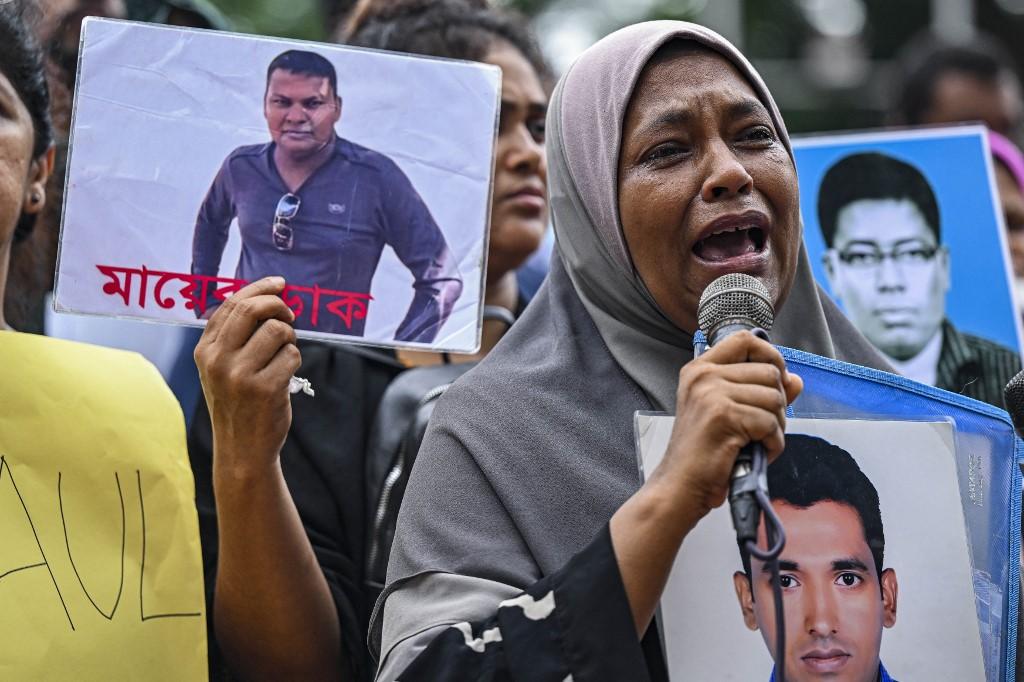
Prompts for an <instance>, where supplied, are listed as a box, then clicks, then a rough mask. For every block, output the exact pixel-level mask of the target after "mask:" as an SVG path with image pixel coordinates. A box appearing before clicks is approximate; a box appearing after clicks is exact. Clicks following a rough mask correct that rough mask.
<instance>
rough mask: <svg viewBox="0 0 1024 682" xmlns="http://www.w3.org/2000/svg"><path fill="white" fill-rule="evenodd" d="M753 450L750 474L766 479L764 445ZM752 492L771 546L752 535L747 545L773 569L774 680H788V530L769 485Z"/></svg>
mask: <svg viewBox="0 0 1024 682" xmlns="http://www.w3.org/2000/svg"><path fill="white" fill-rule="evenodd" d="M752 454H753V468H752V470H751V471H750V473H749V474H747V475H748V476H751V477H753V478H754V479H755V480H757V481H766V480H767V478H768V458H767V457H765V454H764V448H763V447H761V446H760V444H755V445H754V447H753V453H752ZM753 492H754V498H755V499H756V500H757V506H758V507H760V509H761V514H763V515H764V531H765V537H766V540H767V543H766V544H767V545H768V550H767V551H762V550H761V548H760V547H758V546H757V542H756V541H755V540H749V539H748V540H747V541H746V543H745V545H746V546H745V547H744V549H745V550H746V551H747V553H748V554H749V555H750V556H751V557H753V558H756V559H760V560H761V561H763V562H765V565H766V566H767V567H768V571H769V572H770V573H771V583H772V598H773V600H774V602H775V682H786V615H785V611H784V610H783V604H782V578H781V577H780V576H779V555H781V554H782V549H783V548H784V547H785V546H786V531H785V530H784V529H783V528H782V521H781V520H780V519H779V517H778V515H777V514H776V513H775V509H774V508H772V501H771V499H770V498H769V497H768V492H767V490H766V487H765V486H763V485H758V486H757V487H756V488H755V489H754V491H753ZM761 514H758V516H761ZM751 573H753V570H751ZM750 581H751V585H750V591H751V595H753V591H754V586H753V575H751V576H750Z"/></svg>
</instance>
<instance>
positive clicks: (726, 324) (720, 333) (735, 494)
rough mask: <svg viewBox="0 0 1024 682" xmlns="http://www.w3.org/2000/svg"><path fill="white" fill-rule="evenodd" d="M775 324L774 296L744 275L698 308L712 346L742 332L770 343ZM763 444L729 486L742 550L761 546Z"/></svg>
mask: <svg viewBox="0 0 1024 682" xmlns="http://www.w3.org/2000/svg"><path fill="white" fill-rule="evenodd" d="M774 321H775V309H774V307H773V306H772V299H771V295H770V294H769V293H768V289H766V288H765V286H764V285H763V284H761V282H760V281H759V280H757V279H756V278H754V277H751V276H750V275H745V274H743V273H739V272H736V273H730V274H728V275H722V276H721V277H719V278H718V279H716V280H715V281H713V282H712V283H711V284H709V285H708V286H707V288H706V289H705V290H704V293H703V294H701V296H700V303H698V304H697V324H698V325H699V326H700V330H701V331H702V332H704V336H705V337H706V338H707V341H708V345H710V346H714V345H715V344H716V343H718V342H719V341H721V340H722V339H724V338H725V337H727V336H729V335H730V334H735V333H736V332H739V331H750V332H753V333H754V334H756V335H757V336H759V337H761V338H762V339H764V340H765V341H767V340H768V330H770V329H771V328H772V323H773V322H774ZM761 450H762V446H761V444H760V443H750V444H748V445H746V446H745V447H743V448H742V449H741V450H740V453H739V455H738V456H737V457H736V463H735V464H734V465H733V469H732V478H731V479H730V484H729V507H730V510H731V511H732V525H733V527H734V528H735V529H736V541H737V542H738V543H739V545H740V547H744V546H746V543H747V541H748V540H749V541H750V542H752V543H756V542H757V526H758V523H759V522H760V518H761V514H760V511H761V507H760V504H759V503H758V500H757V491H758V489H759V488H762V487H763V488H764V489H765V493H767V489H766V488H767V484H766V482H765V481H764V480H761V479H762V477H761V476H760V475H758V474H759V472H757V471H756V470H755V466H754V465H755V459H756V458H760V459H763V453H762V452H761Z"/></svg>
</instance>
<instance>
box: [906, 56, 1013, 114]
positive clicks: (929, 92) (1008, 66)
mask: <svg viewBox="0 0 1024 682" xmlns="http://www.w3.org/2000/svg"><path fill="white" fill-rule="evenodd" d="M899 61H900V69H901V70H902V78H898V79H897V81H896V87H897V89H896V90H895V93H894V94H895V97H894V104H895V106H894V111H893V115H894V116H893V118H894V120H895V122H897V123H901V124H904V125H919V124H920V123H921V122H922V119H923V118H924V113H925V112H926V111H927V110H928V109H929V108H930V107H931V106H932V104H933V102H934V96H935V86H936V84H937V83H938V82H939V79H940V78H942V77H943V76H945V75H947V74H949V73H962V74H966V75H968V76H971V77H973V78H976V79H977V80H979V81H982V82H984V83H988V84H992V85H995V84H996V83H997V82H998V79H999V77H1000V76H1001V75H1003V74H1012V73H1013V66H1012V61H1011V60H1010V58H1009V56H1008V55H1007V54H1006V52H1005V51H1004V50H1003V48H1002V47H1001V46H1000V45H999V43H998V41H996V39H995V38H993V37H991V36H983V37H979V38H976V39H975V40H974V41H972V42H970V43H966V44H957V45H951V44H947V43H942V42H939V41H937V40H935V39H934V38H930V37H925V38H923V39H919V40H918V41H916V42H914V43H912V44H911V46H910V47H909V48H908V49H907V51H906V52H905V53H904V54H903V55H902V57H901V58H900V60H899Z"/></svg>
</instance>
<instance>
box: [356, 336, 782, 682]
mask: <svg viewBox="0 0 1024 682" xmlns="http://www.w3.org/2000/svg"><path fill="white" fill-rule="evenodd" d="M800 389H801V382H800V379H799V377H797V376H795V375H790V374H788V373H787V372H786V371H785V364H784V363H783V361H782V357H781V356H780V355H779V354H778V351H776V350H775V349H774V348H772V347H771V346H770V345H769V344H768V343H766V342H764V341H762V340H760V339H757V338H756V337H754V336H753V335H752V334H739V335H736V336H734V337H730V338H729V339H727V340H726V341H724V342H722V343H721V344H719V345H718V346H716V347H715V348H713V349H712V350H710V351H708V353H706V354H705V355H704V356H703V357H702V358H701V359H700V360H697V361H694V362H692V363H689V364H688V365H687V366H686V367H684V368H683V370H682V371H681V373H680V378H679V388H678V405H677V413H676V428H675V432H674V433H673V436H672V439H671V440H670V443H669V448H668V452H667V454H666V456H665V459H664V460H663V462H662V464H661V465H660V466H659V467H658V469H656V470H655V471H654V472H652V475H651V476H650V478H649V479H648V482H647V483H646V484H645V485H644V486H643V487H642V488H641V489H640V490H639V491H638V492H636V493H635V494H634V495H633V496H632V497H631V498H630V499H629V500H627V501H626V503H624V504H623V505H622V506H621V507H620V508H619V510H618V511H617V512H616V513H615V514H614V515H613V516H612V519H611V522H610V523H609V525H608V526H607V527H605V528H603V529H601V531H600V532H599V533H598V534H597V535H596V536H595V538H594V539H593V541H592V542H591V543H590V544H589V545H588V546H587V547H585V548H583V549H582V550H581V551H580V552H578V553H577V554H576V555H575V556H573V557H572V558H571V559H570V560H569V561H568V562H567V563H566V564H565V565H564V566H562V567H561V568H560V569H558V570H557V571H554V572H552V573H549V574H547V575H542V574H541V572H540V570H539V569H537V567H536V566H535V565H533V564H532V563H531V561H532V560H531V559H530V557H531V556H532V555H531V553H530V552H529V550H528V548H527V547H526V546H525V543H524V541H523V540H522V539H521V536H520V534H519V531H518V529H517V527H516V525H515V523H514V521H513V520H512V519H511V518H510V517H509V516H508V514H507V512H505V511H504V507H503V506H502V505H501V503H500V501H498V500H497V499H495V498H494V496H493V494H492V493H490V492H489V483H488V481H487V480H486V478H485V477H483V476H482V474H481V472H480V471H479V469H478V468H477V467H475V466H474V461H475V460H473V458H472V456H471V455H470V454H469V453H468V452H466V451H465V449H464V448H463V447H462V446H461V445H460V444H459V443H458V442H456V439H455V438H454V436H453V435H451V434H449V433H446V432H445V431H444V430H443V429H444V427H443V424H444V422H445V419H446V416H445V414H444V412H443V403H442V404H441V405H439V406H438V408H437V410H438V411H440V423H439V424H435V422H434V420H433V419H432V425H431V427H430V430H428V435H427V439H426V440H425V441H424V446H423V448H422V449H421V451H420V455H419V457H418V458H417V462H416V466H417V471H418V472H419V474H420V476H419V477H417V476H413V477H412V479H411V480H410V483H409V490H408V492H407V493H406V498H405V504H407V505H414V507H416V508H420V507H423V506H425V507H426V511H425V512H424V511H423V510H421V511H420V512H419V513H417V514H412V515H408V516H406V517H403V519H401V520H400V522H399V524H400V525H399V533H398V537H397V538H396V542H395V546H394V549H393V550H392V562H393V563H395V564H396V565H398V566H410V565H417V564H419V565H422V566H423V567H424V570H422V571H419V572H416V571H413V570H409V571H408V572H409V577H408V578H405V579H402V580H399V581H397V582H396V583H393V584H391V585H389V586H388V587H387V588H386V590H385V593H384V597H383V598H384V601H383V618H381V617H380V616H379V615H378V616H375V622H374V625H373V627H372V631H371V640H372V641H373V642H374V643H377V642H380V643H381V644H382V646H381V661H382V663H381V670H380V672H379V673H378V679H379V680H396V679H397V680H418V679H479V680H485V681H486V680H551V681H552V682H561V681H562V680H565V679H569V678H570V677H571V678H572V679H579V680H585V679H640V678H638V677H637V671H640V670H644V669H645V664H644V661H643V655H644V654H643V651H642V650H641V644H640V641H641V637H642V635H643V634H644V633H645V632H646V631H647V629H648V627H649V625H650V621H651V618H652V615H653V613H654V610H655V608H656V607H657V604H658V600H659V599H660V597H661V592H662V589H663V588H664V584H665V582H666V580H667V578H668V573H669V571H670V569H671V566H672V563H673V561H674V559H675V556H676V553H677V552H678V550H679V547H680V545H681V543H682V541H683V539H684V538H685V537H686V535H687V534H688V533H689V532H690V530H692V529H693V528H694V527H695V526H696V524H697V523H698V522H699V521H700V520H701V519H702V518H703V517H704V516H705V515H706V514H707V513H708V512H709V511H710V510H711V509H712V508H714V507H717V506H719V505H721V504H722V503H723V502H724V501H725V497H726V493H727V490H728V482H729V477H730V474H731V470H732V466H733V463H734V461H735V459H736V455H737V454H738V452H739V449H740V447H742V446H743V445H745V444H746V443H748V442H750V441H751V440H759V441H762V442H763V443H764V445H765V449H766V452H767V453H768V456H769V458H771V459H773V458H774V457H776V456H778V454H779V453H780V452H781V451H782V446H783V435H782V434H783V430H784V425H785V406H786V404H787V403H788V402H791V401H792V400H793V399H795V398H796V396H797V395H798V394H799V392H800ZM438 411H435V413H434V418H437V417H438V416H439V412H438ZM439 459H440V460H442V461H438V460H439ZM433 470H436V471H438V472H443V475H444V476H445V477H446V479H447V480H448V481H451V483H450V485H457V486H458V487H459V491H460V492H459V499H462V500H466V499H467V498H468V497H471V498H472V504H462V505H460V506H459V514H457V515H452V514H450V513H449V514H445V513H442V512H441V510H440V509H439V510H438V513H436V514H435V513H432V509H431V506H432V505H435V506H436V505H441V507H442V508H443V506H444V505H445V504H446V503H447V502H446V499H447V496H446V495H445V491H444V490H443V489H440V488H443V486H444V485H449V483H446V482H445V481H444V480H435V479H436V478H439V477H440V476H441V475H442V474H440V473H439V474H438V475H437V476H435V477H434V478H431V479H430V480H424V478H425V477H429V476H430V474H429V473H425V472H430V471H433ZM477 489H479V491H480V492H479V493H478V494H471V493H472V492H473V491H475V490H477ZM435 500H440V501H439V502H435ZM403 524H404V525H403ZM456 537H457V538H458V540H457V541H455V540H449V538H456ZM424 542H429V550H424V546H423V543H424ZM447 542H451V543H453V544H452V545H451V546H448V545H446V544H445V543H447ZM407 546H409V547H412V551H413V552H414V554H415V555H416V556H419V554H422V553H423V552H424V551H428V552H429V555H430V556H435V557H445V556H448V555H453V556H458V555H459V554H458V553H459V551H460V549H461V550H462V552H463V553H464V552H465V547H467V546H469V547H473V548H474V562H475V565H476V566H477V569H475V570H474V572H473V574H472V575H468V574H456V573H453V572H443V571H438V570H429V568H430V566H431V562H430V561H427V562H423V561H414V560H413V559H412V558H411V557H407V555H406V551H407V549H406V548H407ZM416 553H418V554H416ZM480 556H488V557H491V556H493V557H495V558H494V560H493V561H491V562H490V563H488V564H487V565H486V566H485V567H484V568H483V569H479V567H480V565H481V564H480V562H481V559H480V558H479V557H480ZM437 563H438V564H439V565H443V564H440V562H437ZM526 576H532V581H531V580H524V577H526ZM378 608H379V607H378Z"/></svg>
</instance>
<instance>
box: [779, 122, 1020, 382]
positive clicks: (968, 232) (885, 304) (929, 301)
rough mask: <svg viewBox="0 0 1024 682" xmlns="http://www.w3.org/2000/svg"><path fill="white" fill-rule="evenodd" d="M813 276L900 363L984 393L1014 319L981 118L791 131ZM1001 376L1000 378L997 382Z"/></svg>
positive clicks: (1009, 364) (1012, 357) (1014, 346)
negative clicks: (948, 123)
mask: <svg viewBox="0 0 1024 682" xmlns="http://www.w3.org/2000/svg"><path fill="white" fill-rule="evenodd" d="M793 152H794V154H795V156H796V165H797V172H798V175H799V179H800V205H801V210H802V213H803V220H804V241H805V243H806V245H807V251H808V254H809V255H810V259H811V265H812V267H813V270H814V275H815V278H816V279H817V280H818V282H820V283H821V285H822V286H823V287H824V288H825V289H826V291H828V293H829V294H830V295H831V296H832V298H833V299H834V300H835V301H836V302H837V303H838V304H839V306H840V307H841V308H842V310H843V312H844V313H845V314H846V316H847V317H848V318H849V319H850V320H851V321H852V322H853V323H854V325H855V326H856V327H857V328H858V329H859V330H860V331H861V333H863V334H864V336H865V337H867V339H868V340H869V341H870V342H871V343H872V344H874V345H875V347H876V348H878V349H879V350H880V351H881V352H882V353H883V354H884V355H885V356H886V358H887V359H888V360H889V363H890V364H891V365H892V366H893V367H894V368H895V369H896V370H897V371H898V372H899V373H900V374H903V375H905V376H908V377H910V378H911V379H914V380H916V381H920V382H922V383H927V384H930V385H933V386H939V387H940V388H945V389H947V390H953V391H955V392H960V389H961V388H962V386H963V385H965V384H969V383H972V382H973V381H975V380H976V377H977V376H978V375H979V373H980V375H981V376H983V377H984V378H985V379H986V380H987V382H989V383H991V384H992V387H991V389H990V390H988V389H983V388H982V387H981V386H979V387H977V389H978V391H980V392H976V393H970V392H968V395H971V396H972V397H978V398H981V399H983V400H986V401H988V402H993V401H994V399H998V396H1001V386H1005V384H1006V382H1007V381H1008V380H1009V379H1010V377H1012V376H1013V375H1014V374H1015V373H1016V371H1017V370H1018V369H1019V368H1020V358H1021V349H1022V348H1024V346H1022V345H1021V341H1022V338H1024V337H1022V335H1021V326H1020V325H1021V321H1020V315H1019V314H1018V313H1017V308H1016V305H1015V303H1014V294H1013V285H1012V282H1013V278H1012V268H1011V266H1010V260H1009V252H1008V247H1007V242H1006V237H1005V233H1004V229H1003V222H1004V221H1003V217H1002V211H1001V208H1000V204H999V199H998V195H997V192H996V189H995V187H996V185H995V181H994V176H993V166H992V164H993V161H992V160H991V155H990V152H989V147H988V140H987V137H986V135H985V129H984V128H983V127H982V126H978V125H970V126H955V127H946V128H929V129H917V130H898V131H887V132H871V133H856V134H842V135H821V136H811V137H803V138H797V139H794V141H793ZM996 385H998V387H1000V388H999V390H998V391H997V390H996Z"/></svg>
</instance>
